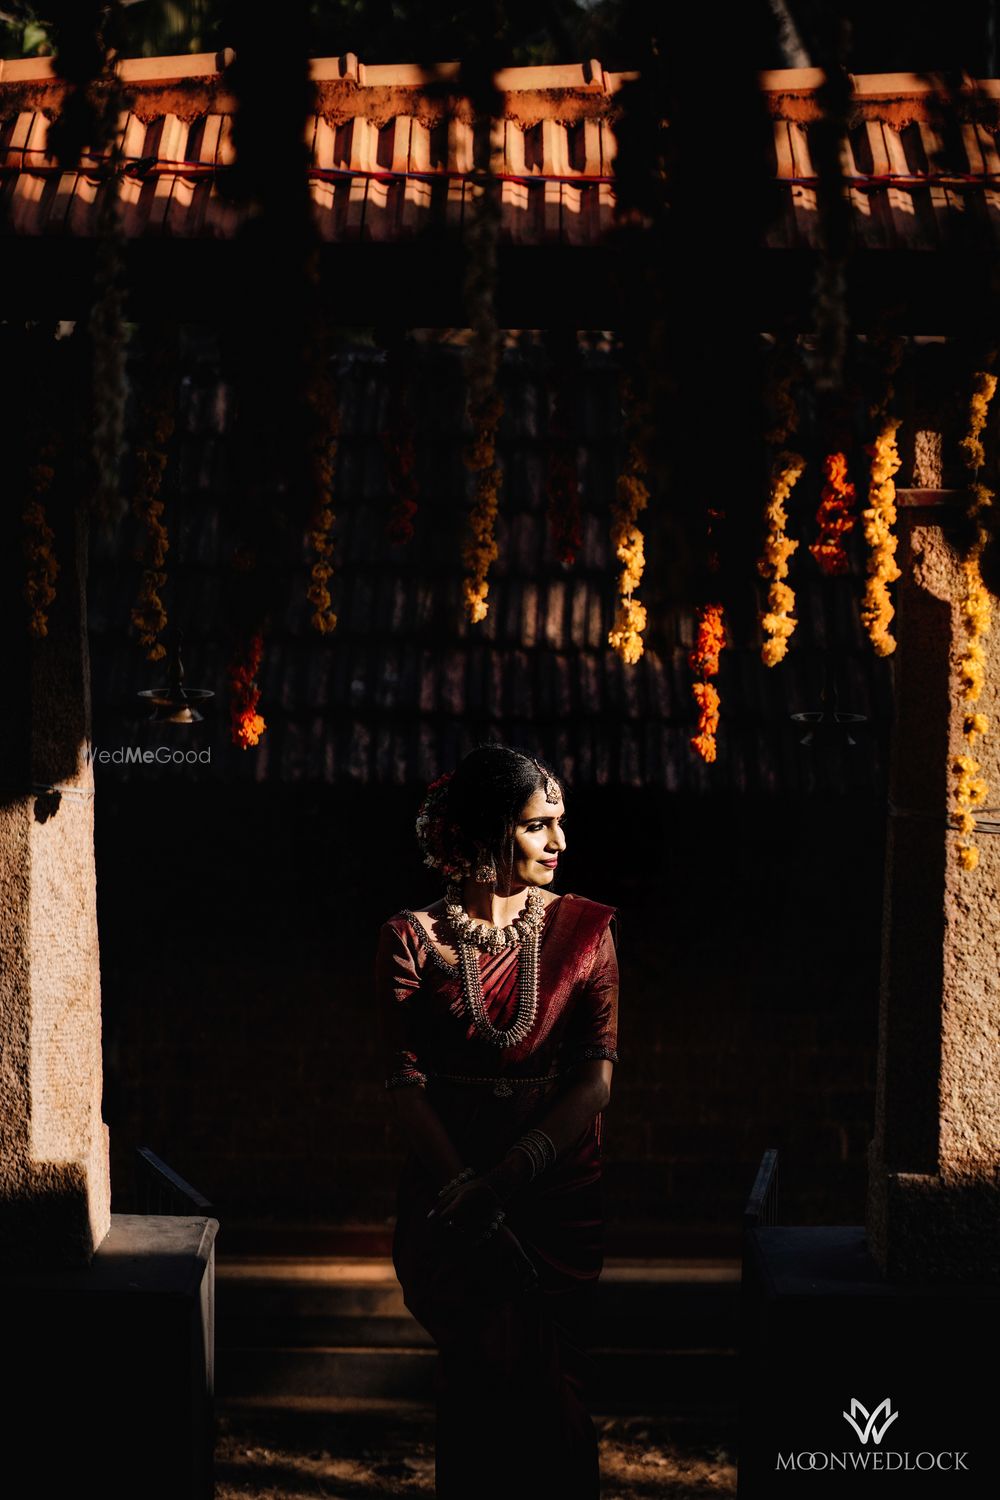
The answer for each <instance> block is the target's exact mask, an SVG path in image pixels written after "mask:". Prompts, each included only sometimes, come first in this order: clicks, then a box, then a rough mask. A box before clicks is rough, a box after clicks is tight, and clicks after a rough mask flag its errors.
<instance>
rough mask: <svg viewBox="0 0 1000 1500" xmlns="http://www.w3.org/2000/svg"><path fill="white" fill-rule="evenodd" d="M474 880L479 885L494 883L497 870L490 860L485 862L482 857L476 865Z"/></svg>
mask: <svg viewBox="0 0 1000 1500" xmlns="http://www.w3.org/2000/svg"><path fill="white" fill-rule="evenodd" d="M476 881H477V883H478V884H479V885H496V883H497V871H496V865H495V864H494V863H493V861H492V860H490V861H489V863H488V864H487V862H486V860H485V859H483V860H480V862H479V864H477V865H476Z"/></svg>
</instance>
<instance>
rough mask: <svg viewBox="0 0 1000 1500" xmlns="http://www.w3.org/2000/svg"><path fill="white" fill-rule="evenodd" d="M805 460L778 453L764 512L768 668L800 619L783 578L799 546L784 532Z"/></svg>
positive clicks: (761, 563)
mask: <svg viewBox="0 0 1000 1500" xmlns="http://www.w3.org/2000/svg"><path fill="white" fill-rule="evenodd" d="M805 466H806V461H805V459H804V458H803V457H802V455H801V454H800V453H793V452H791V450H789V449H784V450H782V452H781V453H779V454H777V455H776V457H775V459H774V461H773V463H772V465H771V487H770V493H769V496H768V502H767V506H766V508H765V511H764V515H765V519H766V521H767V527H768V530H767V535H766V537H765V538H764V550H763V553H762V555H761V556H760V557H759V558H758V559H757V571H758V573H760V575H761V577H762V578H770V579H771V586H770V588H769V589H768V593H767V610H766V611H764V612H763V613H761V615H760V623H761V627H762V628H763V630H764V634H765V640H764V643H763V645H762V646H761V660H762V661H763V663H764V665H765V666H766V667H774V666H777V664H778V662H779V661H781V659H782V657H783V656H784V655H785V653H786V652H787V650H788V638H789V636H790V635H791V634H792V632H793V631H794V629H795V627H796V625H797V624H798V621H797V620H795V619H793V618H792V615H791V610H792V609H793V608H794V607H795V594H794V592H793V591H792V589H791V587H790V586H789V585H788V584H787V583H785V582H784V581H783V580H784V579H785V578H787V576H788V559H789V558H790V557H791V555H792V553H793V552H794V551H795V549H796V547H797V546H798V545H799V544H798V542H797V541H793V540H792V538H791V537H789V536H787V535H786V533H785V527H786V526H787V524H788V515H787V512H786V511H785V501H786V500H787V499H788V497H789V495H790V494H791V492H792V490H793V489H794V488H795V485H796V484H797V482H798V480H799V477H800V475H801V474H802V471H803V470H804V469H805Z"/></svg>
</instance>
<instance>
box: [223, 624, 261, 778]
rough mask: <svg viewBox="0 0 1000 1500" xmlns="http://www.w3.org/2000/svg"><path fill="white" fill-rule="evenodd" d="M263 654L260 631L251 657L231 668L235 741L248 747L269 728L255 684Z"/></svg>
mask: <svg viewBox="0 0 1000 1500" xmlns="http://www.w3.org/2000/svg"><path fill="white" fill-rule="evenodd" d="M263 654H264V640H263V637H262V636H261V635H260V634H257V635H255V636H254V637H253V638H252V640H251V642H250V652H249V656H248V657H247V659H246V660H245V661H240V660H238V659H237V660H236V661H234V662H233V664H232V666H231V667H230V685H231V690H232V691H231V697H230V711H231V715H232V737H233V744H234V745H239V746H240V747H241V749H243V750H248V749H249V748H250V746H251V745H256V744H257V743H258V741H259V740H260V737H261V735H262V734H263V733H264V730H265V729H266V728H267V725H266V724H265V723H264V720H263V718H262V717H261V715H260V714H259V713H258V712H257V705H258V703H259V702H260V688H259V687H258V686H257V683H256V680H255V679H256V676H257V671H258V669H259V667H260V663H261V658H262V656H263Z"/></svg>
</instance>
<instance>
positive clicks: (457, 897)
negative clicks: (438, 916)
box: [445, 882, 545, 1047]
mask: <svg viewBox="0 0 1000 1500" xmlns="http://www.w3.org/2000/svg"><path fill="white" fill-rule="evenodd" d="M445 912H446V913H447V917H448V922H449V925H450V927H451V930H452V932H453V933H454V935H455V947H456V948H457V950H458V962H459V969H460V971H461V976H462V997H463V999H464V1001H465V1007H466V1011H467V1013H468V1014H470V1015H471V1016H472V1022H473V1025H474V1026H475V1028H476V1032H477V1034H478V1035H479V1036H480V1037H482V1039H483V1041H484V1042H489V1043H490V1045H491V1046H493V1047H516V1046H517V1045H518V1044H519V1043H520V1042H523V1041H524V1039H525V1037H526V1036H527V1035H528V1034H529V1033H530V1031H531V1028H532V1027H533V1026H534V1024H535V1020H536V1017H537V1015H538V945H539V934H540V932H541V928H542V921H543V915H544V912H545V902H544V901H543V900H542V896H541V892H540V891H539V890H538V888H537V887H532V889H531V890H530V891H529V892H528V899H527V901H526V902H525V908H524V911H523V912H521V913H520V914H519V915H518V916H516V917H515V918H514V920H513V922H511V923H510V924H509V925H508V926H506V927H490V926H489V925H488V924H486V923H483V922H476V921H474V920H473V918H472V917H470V916H469V914H468V912H467V911H465V909H464V908H463V906H462V891H461V887H460V886H459V885H458V884H457V883H454V882H453V883H451V884H450V885H449V886H448V893H447V896H446V898H445ZM517 944H520V947H521V952H520V954H519V955H518V964H517V990H518V996H517V1011H516V1013H515V1016H514V1019H513V1021H512V1022H511V1024H510V1025H509V1026H505V1027H502V1028H501V1027H498V1026H494V1025H493V1022H492V1021H491V1020H490V1018H489V1016H488V1015H487V1014H486V1006H485V1004H484V1002H483V987H482V980H481V975H480V971H479V959H478V957H477V956H476V953H475V951H474V950H475V949H476V948H480V949H482V950H483V951H484V952H486V953H491V954H497V953H502V952H503V951H504V949H505V948H512V947H515V946H516V945H517Z"/></svg>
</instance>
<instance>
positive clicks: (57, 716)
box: [0, 497, 111, 1268]
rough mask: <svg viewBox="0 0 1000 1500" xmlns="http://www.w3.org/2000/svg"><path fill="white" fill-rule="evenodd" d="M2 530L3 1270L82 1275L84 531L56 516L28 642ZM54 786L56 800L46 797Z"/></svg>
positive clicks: (91, 1126) (88, 1192)
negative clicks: (43, 621) (56, 565)
mask: <svg viewBox="0 0 1000 1500" xmlns="http://www.w3.org/2000/svg"><path fill="white" fill-rule="evenodd" d="M5 509H6V514H5V516H4V518H3V520H2V522H0V541H2V550H3V560H2V565H0V579H2V588H3V599H2V602H0V612H2V628H3V632H4V640H5V646H6V648H7V650H5V653H4V654H5V657H7V662H8V664H9V665H8V671H7V674H6V678H5V681H4V685H3V692H4V698H5V700H6V701H5V702H4V729H3V734H2V735H0V913H2V916H0V1264H2V1265H4V1266H15V1265H16V1266H33V1267H37V1268H45V1267H54V1266H74V1265H77V1266H80V1265H87V1264H89V1262H90V1260H91V1257H92V1256H93V1253H94V1250H95V1249H96V1247H97V1246H98V1245H99V1244H100V1242H101V1240H103V1238H104V1237H105V1235H106V1234H107V1232H108V1230H109V1228H110V1225H111V1216H110V1215H111V1186H110V1172H109V1139H108V1128H107V1126H106V1125H105V1124H104V1122H103V1121H102V1119H101V1091H102V1063H101V991H100V965H99V952H98V937H97V891H96V881H95V870H94V795H93V794H94V781H93V770H92V767H91V766H90V763H89V762H88V761H87V760H86V758H85V749H86V747H87V746H89V742H90V666H89V658H88V650H87V634H86V610H85V600H86V568H87V529H86V525H85V523H84V521H83V519H82V517H81V516H80V515H79V513H78V511H79V508H78V507H73V508H72V510H70V509H69V508H68V507H67V508H66V509H65V510H64V511H61V512H59V513H58V514H56V513H54V512H53V513H52V514H50V521H51V524H52V525H53V529H54V530H55V532H56V544H55V545H56V555H57V557H58V559H59V562H60V572H59V575H58V578H57V580H56V589H57V594H56V599H55V601H54V602H53V604H52V605H51V606H50V608H49V624H48V631H49V633H48V635H47V636H46V637H44V638H43V639H41V640H36V639H34V638H33V637H31V636H30V635H29V634H28V630H27V608H26V605H25V603H24V600H23V597H22V589H23V584H24V559H23V556H22V552H21V535H20V510H21V507H20V505H19V504H18V503H17V500H16V498H13V497H12V503H10V504H9V505H8V506H7V507H6V508H5ZM51 786H55V787H56V788H59V790H55V791H45V790H40V788H45V787H51Z"/></svg>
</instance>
